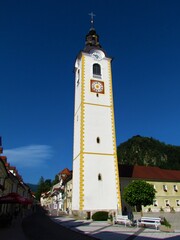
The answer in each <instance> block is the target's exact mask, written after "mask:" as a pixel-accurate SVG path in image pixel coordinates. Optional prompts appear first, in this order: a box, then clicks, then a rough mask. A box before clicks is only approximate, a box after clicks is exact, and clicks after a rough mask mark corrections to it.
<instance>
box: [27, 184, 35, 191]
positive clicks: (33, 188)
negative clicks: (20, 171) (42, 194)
mask: <svg viewBox="0 0 180 240" xmlns="http://www.w3.org/2000/svg"><path fill="white" fill-rule="evenodd" d="M26 184H27V185H28V186H29V187H30V189H31V191H32V192H36V191H37V188H38V185H37V184H31V183H26Z"/></svg>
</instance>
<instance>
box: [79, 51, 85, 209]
mask: <svg viewBox="0 0 180 240" xmlns="http://www.w3.org/2000/svg"><path fill="white" fill-rule="evenodd" d="M81 83H82V85H81V99H82V102H81V135H80V149H81V155H80V166H79V167H80V179H79V180H80V181H79V194H80V196H79V210H81V211H82V210H83V208H84V157H83V151H84V134H83V132H84V94H85V89H84V88H85V86H84V85H85V84H84V83H85V57H84V55H82V76H81Z"/></svg>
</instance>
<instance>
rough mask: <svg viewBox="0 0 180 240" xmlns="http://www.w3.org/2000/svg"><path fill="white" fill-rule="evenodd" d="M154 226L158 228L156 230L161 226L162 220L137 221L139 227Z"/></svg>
mask: <svg viewBox="0 0 180 240" xmlns="http://www.w3.org/2000/svg"><path fill="white" fill-rule="evenodd" d="M142 224H144V225H153V226H155V227H156V230H157V229H158V227H159V226H160V225H161V218H156V217H141V219H140V220H137V227H139V226H140V225H142Z"/></svg>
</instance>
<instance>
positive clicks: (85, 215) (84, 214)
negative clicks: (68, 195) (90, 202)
mask: <svg viewBox="0 0 180 240" xmlns="http://www.w3.org/2000/svg"><path fill="white" fill-rule="evenodd" d="M100 211H105V212H108V213H109V215H112V216H115V215H117V214H122V211H121V209H119V210H117V209H111V210H110V209H97V210H81V211H80V210H72V215H73V216H74V217H76V218H78V219H92V215H93V214H94V213H96V212H100Z"/></svg>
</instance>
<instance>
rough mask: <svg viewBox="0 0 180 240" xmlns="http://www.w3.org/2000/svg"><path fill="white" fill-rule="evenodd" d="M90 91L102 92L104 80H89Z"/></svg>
mask: <svg viewBox="0 0 180 240" xmlns="http://www.w3.org/2000/svg"><path fill="white" fill-rule="evenodd" d="M90 84H91V92H95V93H102V94H104V82H102V81H97V80H91V83H90Z"/></svg>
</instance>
